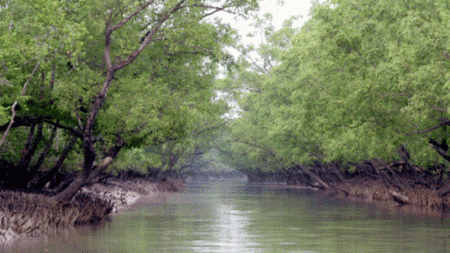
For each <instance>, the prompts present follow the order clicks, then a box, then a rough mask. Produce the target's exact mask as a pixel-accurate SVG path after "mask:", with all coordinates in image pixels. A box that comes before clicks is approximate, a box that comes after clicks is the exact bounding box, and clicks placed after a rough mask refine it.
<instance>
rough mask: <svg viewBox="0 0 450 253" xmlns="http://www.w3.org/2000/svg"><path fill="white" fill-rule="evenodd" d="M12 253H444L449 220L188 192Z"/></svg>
mask: <svg viewBox="0 0 450 253" xmlns="http://www.w3.org/2000/svg"><path fill="white" fill-rule="evenodd" d="M9 251H12V252H450V220H449V219H448V218H446V219H441V218H423V217H422V218H420V217H412V216H408V215H402V214H397V213H394V212H386V211H380V210H377V209H374V208H369V207H367V206H362V205H357V204H352V203H342V202H339V201H333V200H330V199H324V198H317V197H314V196H313V195H312V194H308V193H305V192H303V193H299V192H295V193H294V192H287V191H280V190H267V189H261V188H258V187H251V186H250V187H249V186H244V185H233V184H225V183H208V184H205V185H203V186H202V185H199V184H194V185H191V186H189V187H187V189H186V190H185V191H184V192H183V193H176V194H172V195H170V196H164V195H162V196H160V197H159V198H158V199H156V200H155V201H153V202H152V203H143V204H141V205H139V206H137V207H135V208H134V209H132V210H129V211H127V212H125V213H123V214H120V215H117V216H115V217H114V218H113V220H112V221H111V222H108V223H106V224H104V225H102V226H100V227H87V228H82V229H77V230H73V231H67V232H66V233H65V234H64V235H60V236H57V237H43V238H39V239H36V240H35V242H33V243H31V242H27V243H26V244H25V243H22V244H19V245H16V246H15V249H10V250H9Z"/></svg>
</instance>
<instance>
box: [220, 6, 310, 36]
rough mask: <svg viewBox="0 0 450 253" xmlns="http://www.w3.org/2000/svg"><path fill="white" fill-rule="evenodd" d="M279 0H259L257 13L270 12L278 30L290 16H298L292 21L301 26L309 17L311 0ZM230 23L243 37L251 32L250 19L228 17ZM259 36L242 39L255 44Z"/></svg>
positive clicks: (295, 25) (261, 14) (296, 25)
mask: <svg viewBox="0 0 450 253" xmlns="http://www.w3.org/2000/svg"><path fill="white" fill-rule="evenodd" d="M279 2H280V1H279V0H263V1H261V2H260V10H259V12H258V15H259V16H260V17H262V16H263V15H264V14H265V13H270V14H272V16H273V25H274V26H275V28H276V29H277V30H278V29H280V28H281V27H282V25H283V23H284V21H286V20H287V19H289V18H290V17H292V16H299V19H298V20H297V21H296V22H295V23H294V27H301V26H302V25H303V24H304V23H305V22H306V21H307V20H308V18H309V10H310V8H311V6H312V4H311V0H283V2H284V3H279ZM228 20H229V22H230V24H231V25H232V27H233V28H235V29H237V30H238V31H239V34H240V35H241V37H242V38H243V39H244V37H245V35H247V34H248V33H250V32H253V30H252V27H251V26H250V24H251V23H252V21H251V20H247V21H246V20H243V19H237V20H234V18H231V17H229V18H228ZM259 41H261V38H255V39H244V43H246V44H247V43H253V44H257V43H259Z"/></svg>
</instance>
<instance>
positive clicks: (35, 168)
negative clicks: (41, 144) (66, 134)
mask: <svg viewBox="0 0 450 253" xmlns="http://www.w3.org/2000/svg"><path fill="white" fill-rule="evenodd" d="M56 130H57V127H56V126H54V127H53V130H52V134H51V136H50V139H49V140H48V142H47V145H46V147H45V149H44V151H42V153H41V155H40V156H39V159H38V160H37V162H36V164H35V165H34V166H33V168H31V169H30V172H29V174H30V177H31V178H32V177H33V176H34V175H35V174H36V173H37V171H38V170H39V168H40V167H41V166H42V163H44V160H45V158H46V157H47V155H48V152H49V151H50V149H51V148H52V145H53V141H54V139H55V137H56ZM31 178H30V179H31Z"/></svg>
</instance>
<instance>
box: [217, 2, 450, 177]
mask: <svg viewBox="0 0 450 253" xmlns="http://www.w3.org/2000/svg"><path fill="white" fill-rule="evenodd" d="M311 16H312V18H311V19H310V20H309V21H308V22H307V23H306V24H305V25H304V26H303V27H302V28H301V29H292V28H291V27H290V26H289V23H287V25H286V26H285V27H284V28H283V29H281V30H280V31H274V30H273V28H270V26H269V27H268V29H266V31H267V32H266V34H267V36H268V39H267V43H266V44H265V45H263V46H262V47H261V48H260V49H259V52H260V55H261V56H262V59H263V60H261V61H260V63H259V65H258V66H256V67H255V65H254V64H253V63H254V61H248V60H246V59H248V57H247V56H246V55H245V54H244V55H245V56H246V57H247V58H245V57H243V58H242V61H243V63H242V65H241V66H243V67H242V68H241V69H240V72H239V74H236V73H234V74H233V75H230V76H229V77H228V79H226V80H224V81H223V82H224V83H233V82H234V83H237V84H239V85H235V87H241V90H244V92H241V95H240V96H241V97H242V98H241V99H240V105H241V107H242V109H243V110H244V111H243V112H242V117H241V118H239V119H237V120H236V121H235V122H234V124H233V127H232V133H231V134H229V135H228V136H226V138H228V140H230V141H231V142H232V143H233V144H232V146H231V147H223V149H224V152H223V153H224V154H225V157H228V158H227V159H231V160H234V161H235V162H236V164H241V166H243V167H245V168H269V169H274V168H275V169H276V168H283V167H284V168H287V167H290V166H293V165H296V164H308V163H312V162H331V161H345V162H359V161H363V160H371V159H381V160H383V161H387V162H389V161H393V160H399V159H403V160H408V162H409V161H411V162H412V163H414V164H416V165H422V166H432V165H436V164H438V163H443V162H448V161H450V156H449V154H448V150H449V147H448V145H447V142H448V139H449V137H450V133H449V132H448V130H447V128H448V126H449V125H450V115H449V112H448V110H449V105H450V104H449V97H448V94H449V92H448V91H449V87H450V86H449V85H450V82H449V80H450V79H449V78H450V72H449V70H450V29H449V25H450V4H449V3H448V2H447V1H428V0H425V1H422V0H420V1H419V0H408V1H394V2H392V1H371V0H369V1H362V0H361V1H354V0H352V1H350V0H332V1H326V2H325V3H323V4H316V5H315V7H314V8H313V10H312V13H311ZM249 62H250V63H249ZM267 63H274V64H271V65H268V64H267ZM265 66H269V70H268V71H259V72H257V71H255V69H259V70H264V69H266V68H265ZM236 154H241V155H242V157H241V158H242V159H239V157H237V155H236ZM239 160H241V161H239Z"/></svg>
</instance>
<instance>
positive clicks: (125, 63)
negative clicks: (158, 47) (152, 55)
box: [105, 0, 185, 72]
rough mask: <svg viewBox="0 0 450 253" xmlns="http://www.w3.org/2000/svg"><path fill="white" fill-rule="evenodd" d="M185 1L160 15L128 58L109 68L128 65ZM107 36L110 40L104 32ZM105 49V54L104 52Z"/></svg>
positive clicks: (114, 68)
mask: <svg viewBox="0 0 450 253" xmlns="http://www.w3.org/2000/svg"><path fill="white" fill-rule="evenodd" d="M184 2H185V0H183V1H180V2H179V3H178V4H177V5H176V6H175V7H173V8H172V9H171V10H170V11H168V12H167V13H166V14H165V15H164V16H163V17H161V19H160V20H159V21H158V22H157V24H156V25H155V27H153V29H152V30H150V31H149V32H148V33H147V35H146V36H145V38H144V40H143V41H142V43H141V44H140V45H139V47H138V48H137V49H136V50H134V51H133V52H132V53H131V54H130V55H129V56H128V59H126V60H124V61H121V62H119V63H117V64H115V65H114V66H111V70H112V71H113V72H115V71H117V70H119V69H122V68H124V67H125V66H127V65H129V64H130V63H132V62H133V61H134V60H135V59H136V58H137V57H138V56H139V55H140V54H141V53H142V51H144V49H145V47H147V45H148V44H150V42H152V41H153V37H154V36H155V34H156V33H157V32H158V30H159V28H160V27H161V26H162V24H163V23H164V22H165V21H166V20H167V19H169V17H170V16H171V15H172V14H173V13H175V12H176V11H178V10H180V9H182V8H183V6H182V4H183V3H184ZM106 36H107V40H108V39H109V40H110V36H111V34H108V33H107V34H106ZM108 49H109V48H108ZM106 51H107V50H105V54H106ZM108 56H109V52H108Z"/></svg>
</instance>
